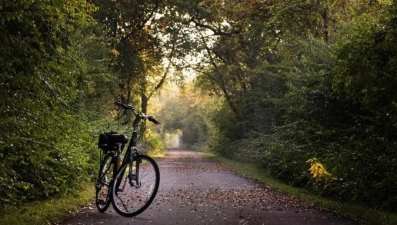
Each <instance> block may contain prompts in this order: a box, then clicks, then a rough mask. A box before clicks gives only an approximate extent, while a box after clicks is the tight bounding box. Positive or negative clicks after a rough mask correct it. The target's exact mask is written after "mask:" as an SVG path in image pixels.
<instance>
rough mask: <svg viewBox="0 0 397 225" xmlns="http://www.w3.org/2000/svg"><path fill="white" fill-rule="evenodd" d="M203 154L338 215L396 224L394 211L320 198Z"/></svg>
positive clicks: (248, 166) (257, 170) (382, 224)
mask: <svg viewBox="0 0 397 225" xmlns="http://www.w3.org/2000/svg"><path fill="white" fill-rule="evenodd" d="M205 155H207V156H208V157H211V158H214V159H216V160H217V161H220V162H222V163H223V164H226V165H228V166H230V167H233V168H235V169H236V170H238V171H239V172H241V173H242V174H244V175H246V176H248V177H250V178H252V179H255V180H257V181H259V182H262V183H264V184H266V185H268V186H270V187H271V188H273V189H275V190H278V191H280V192H283V193H286V194H288V195H291V196H294V197H296V198H298V199H300V200H302V201H304V202H307V203H309V204H313V205H316V206H319V207H322V208H326V209H328V210H330V211H333V212H335V213H337V214H339V215H342V216H345V217H348V218H351V219H353V220H355V221H357V222H358V223H359V224H366V225H395V224H397V214H396V213H388V212H383V211H380V210H376V209H373V208H369V207H365V206H361V205H356V204H350V203H342V202H337V201H334V200H330V199H325V198H321V197H320V196H318V195H315V194H313V193H310V192H308V191H306V190H303V189H300V188H295V187H292V186H289V185H287V184H285V183H283V182H281V181H279V180H276V179H274V178H272V177H270V176H269V175H268V174H266V173H265V172H263V170H261V169H260V168H258V167H256V166H253V165H251V164H245V163H239V162H236V161H233V160H230V159H225V158H222V157H218V156H214V155H211V154H207V153H205Z"/></svg>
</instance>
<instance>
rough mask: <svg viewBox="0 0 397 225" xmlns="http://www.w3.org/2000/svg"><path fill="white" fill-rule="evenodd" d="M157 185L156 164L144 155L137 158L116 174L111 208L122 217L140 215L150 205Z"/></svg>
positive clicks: (158, 181) (158, 173) (158, 182)
mask: <svg viewBox="0 0 397 225" xmlns="http://www.w3.org/2000/svg"><path fill="white" fill-rule="evenodd" d="M116 181H117V182H116ZM159 184H160V172H159V168H158V166H157V164H156V162H155V161H154V160H153V159H152V158H150V157H149V156H146V155H139V156H137V157H136V158H135V159H134V160H133V161H132V165H131V166H130V164H129V163H125V164H124V165H122V166H121V168H120V170H119V171H118V173H117V176H116V178H115V182H114V183H113V187H112V204H113V208H114V209H115V210H116V212H118V213H119V214H120V215H122V216H136V215H138V214H140V213H142V212H143V211H145V209H147V207H149V205H150V204H151V203H152V201H153V199H154V197H155V196H156V194H157V190H158V187H159Z"/></svg>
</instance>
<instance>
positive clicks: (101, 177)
mask: <svg viewBox="0 0 397 225" xmlns="http://www.w3.org/2000/svg"><path fill="white" fill-rule="evenodd" d="M112 160H113V156H112V155H106V156H105V158H104V159H103V160H102V164H101V167H100V170H99V174H98V178H97V181H96V184H95V189H96V195H95V204H96V207H97V208H98V210H99V212H105V211H106V210H107V209H108V207H109V205H110V188H111V184H112V183H111V181H112V179H113V167H112V165H113V161H112Z"/></svg>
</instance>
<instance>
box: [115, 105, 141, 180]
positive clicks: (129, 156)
mask: <svg viewBox="0 0 397 225" xmlns="http://www.w3.org/2000/svg"><path fill="white" fill-rule="evenodd" d="M133 112H134V114H135V119H134V122H133V123H132V127H133V130H132V137H131V140H130V142H129V143H128V147H127V151H126V154H125V156H124V159H123V162H122V164H121V165H124V164H126V163H128V164H129V174H128V178H129V182H130V184H131V185H133V186H136V188H139V187H140V185H139V184H138V180H139V163H138V162H137V164H136V165H135V166H136V170H135V171H138V172H137V174H135V175H134V176H133V174H132V173H131V171H132V165H133V161H134V157H135V156H136V155H140V154H142V153H141V152H140V151H139V150H138V148H137V147H136V145H137V143H138V126H139V123H140V121H141V120H143V119H145V118H146V117H144V116H141V115H140V114H139V113H137V112H136V111H135V110H133ZM114 174H116V173H114ZM123 175H124V174H122V176H123ZM122 176H120V177H122ZM132 178H133V179H132ZM132 180H135V181H137V184H136V185H134V184H133V183H132ZM120 183H121V179H120V178H119V180H117V187H119V186H120Z"/></svg>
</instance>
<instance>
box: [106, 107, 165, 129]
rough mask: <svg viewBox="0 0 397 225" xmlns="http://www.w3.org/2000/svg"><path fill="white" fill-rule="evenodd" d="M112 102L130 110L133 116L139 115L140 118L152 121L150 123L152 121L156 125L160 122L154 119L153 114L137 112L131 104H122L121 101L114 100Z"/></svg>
mask: <svg viewBox="0 0 397 225" xmlns="http://www.w3.org/2000/svg"><path fill="white" fill-rule="evenodd" d="M114 104H115V105H117V106H119V107H121V108H123V109H125V110H132V111H133V112H134V114H135V116H137V117H139V118H140V119H148V120H149V121H150V122H152V123H154V124H156V125H157V124H160V122H159V121H157V120H156V119H154V117H153V116H146V115H143V114H142V113H140V112H137V111H136V109H135V108H134V107H133V106H131V105H128V104H123V103H121V102H115V103H114Z"/></svg>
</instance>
